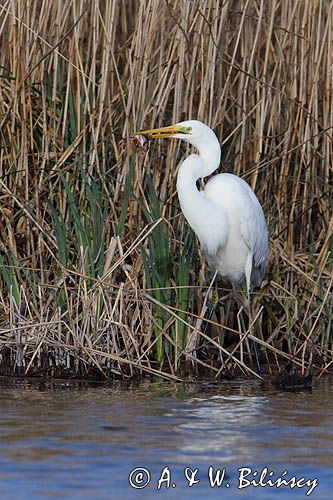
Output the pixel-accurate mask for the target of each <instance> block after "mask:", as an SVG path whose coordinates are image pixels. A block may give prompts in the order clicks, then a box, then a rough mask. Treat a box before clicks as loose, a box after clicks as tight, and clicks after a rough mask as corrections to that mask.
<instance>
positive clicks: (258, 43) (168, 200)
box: [0, 0, 333, 378]
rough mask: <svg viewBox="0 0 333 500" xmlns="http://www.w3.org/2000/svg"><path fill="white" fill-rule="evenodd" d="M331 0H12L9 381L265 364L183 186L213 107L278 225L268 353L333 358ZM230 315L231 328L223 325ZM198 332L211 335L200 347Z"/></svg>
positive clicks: (231, 167)
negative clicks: (142, 138) (187, 135)
mask: <svg viewBox="0 0 333 500" xmlns="http://www.w3.org/2000/svg"><path fill="white" fill-rule="evenodd" d="M332 11H333V2H332V1H326V0H316V1H311V2H304V1H302V0H284V1H283V2H282V1H279V0H272V1H271V2H266V1H264V0H258V1H254V0H223V1H222V0H221V1H219V0H201V1H185V0H181V1H180V2H173V1H171V0H141V1H140V2H138V1H136V0H104V1H103V0H100V1H98V0H92V1H87V0H73V1H71V2H51V1H49V0H40V1H38V0H29V1H26V0H25V1H23V0H4V1H3V2H1V6H0V44H1V50H0V133H1V136H0V231H1V239H0V372H1V373H2V374H17V373H20V374H27V375H39V376H60V375H61V376H64V375H68V376H102V377H108V376H110V375H111V374H117V375H119V376H126V377H127V376H138V375H139V374H143V373H146V372H149V373H152V374H157V373H158V374H161V375H162V376H165V377H169V378H177V377H182V376H184V375H185V373H187V371H188V370H193V369H195V370H196V371H198V372H199V373H200V370H201V369H202V370H206V369H207V368H209V370H210V371H209V374H210V375H211V376H215V375H219V374H221V373H231V372H232V373H240V372H242V373H244V374H253V372H254V371H255V366H253V365H252V363H251V359H250V357H249V354H248V353H249V351H250V350H251V345H250V343H249V338H250V335H249V334H248V333H246V331H247V330H246V329H247V316H246V313H245V311H244V310H243V308H242V307H240V306H239V304H236V305H235V304H234V302H233V301H229V302H227V303H223V305H222V306H221V307H219V308H218V309H217V312H216V315H215V316H213V317H212V319H211V320H209V321H206V320H205V314H206V308H207V301H206V297H208V295H207V293H206V292H207V288H208V287H209V285H210V278H209V275H208V272H207V269H206V268H205V263H204V261H203V259H201V257H200V255H199V253H198V249H197V243H196V241H195V238H194V237H193V234H192V233H191V231H190V230H189V228H188V227H187V225H186V223H185V221H184V219H183V217H182V215H181V212H180V209H179V205H178V200H177V196H176V191H175V180H176V173H177V165H178V164H179V162H180V161H181V159H182V158H183V157H184V156H185V155H187V154H188V149H187V148H186V147H185V146H184V144H178V143H176V142H172V141H162V142H160V143H158V144H157V143H156V144H155V145H154V146H153V148H151V150H150V152H149V154H148V155H146V156H145V157H141V156H139V155H134V154H133V152H132V149H131V144H130V141H129V136H130V134H131V133H132V131H133V130H134V129H138V128H141V127H143V126H149V127H154V126H163V125H168V124H171V123H175V122H177V121H180V120H182V119H186V118H198V119H200V120H202V121H204V122H206V123H207V124H209V125H210V126H211V127H212V128H214V130H215V131H216V133H217V135H218V137H219V138H220V140H221V144H222V157H223V162H222V167H221V169H222V170H224V171H230V172H233V173H236V174H237V175H240V176H241V177H243V178H245V179H246V180H247V181H248V182H249V183H250V184H251V186H252V187H253V189H254V190H255V191H256V193H257V195H258V198H259V199H260V201H261V202H262V204H263V207H264V211H265V214H266V217H267V222H268V226H269V231H270V261H269V269H268V273H267V280H266V281H265V283H264V287H263V288H262V290H260V291H258V292H257V295H256V303H255V311H256V321H255V334H256V336H257V338H258V340H257V342H258V345H259V350H260V358H261V363H262V365H263V366H264V367H265V369H266V370H268V371H269V372H274V371H276V370H278V369H280V368H281V366H284V364H285V363H288V362H290V361H291V362H292V363H295V364H296V365H297V366H300V367H301V370H302V371H303V372H306V371H307V370H308V369H309V366H310V365H311V366H312V367H314V368H315V369H316V370H317V371H318V372H319V373H320V374H321V373H324V372H326V371H329V370H330V369H331V364H332V309H333V306H332V249H333V217H332V133H333V132H332V131H333V129H332V127H333V68H332V54H333V12H332ZM220 325H223V326H224V328H221V326H220ZM193 339H195V340H194V341H193Z"/></svg>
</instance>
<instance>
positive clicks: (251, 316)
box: [247, 288, 260, 372]
mask: <svg viewBox="0 0 333 500" xmlns="http://www.w3.org/2000/svg"><path fill="white" fill-rule="evenodd" d="M247 300H248V305H249V329H250V333H251V335H253V326H252V321H253V310H252V288H248V289H247ZM252 346H253V350H254V354H255V357H256V362H257V367H258V371H259V372H260V363H259V355H258V349H257V342H256V341H255V340H252Z"/></svg>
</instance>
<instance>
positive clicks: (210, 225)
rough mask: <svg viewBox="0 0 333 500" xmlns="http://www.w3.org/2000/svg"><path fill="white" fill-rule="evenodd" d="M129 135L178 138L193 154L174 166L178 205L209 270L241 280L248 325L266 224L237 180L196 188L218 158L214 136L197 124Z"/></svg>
mask: <svg viewBox="0 0 333 500" xmlns="http://www.w3.org/2000/svg"><path fill="white" fill-rule="evenodd" d="M135 135H147V136H148V137H149V138H151V139H156V138H174V139H182V140H184V141H186V142H189V143H190V144H192V145H193V146H194V147H195V148H196V149H197V150H198V152H199V154H191V155H190V156H189V157H188V158H186V159H185V160H184V161H183V163H182V164H181V166H180V168H179V173H178V178H177V191H178V196H179V201H180V206H181V209H182V212H183V214H184V216H185V218H186V220H187V222H188V223H189V225H190V226H191V228H192V229H193V231H194V232H195V233H196V235H197V237H198V239H199V241H200V244H201V249H202V251H203V253H204V255H205V257H206V259H207V262H208V264H209V266H210V267H211V268H212V269H213V270H217V272H218V274H219V275H220V276H221V277H222V278H223V279H224V280H226V281H229V282H231V283H232V284H234V283H241V282H244V281H245V282H246V287H247V292H248V301H249V312H250V323H251V300H250V299H251V289H252V287H254V286H260V285H261V282H262V280H263V278H264V275H265V270H266V263H267V258H268V235H267V226H266V221H265V216H264V213H263V210H262V208H261V205H260V203H259V201H258V199H257V197H256V195H255V194H254V192H253V191H252V189H251V188H250V186H249V185H248V184H247V183H246V182H245V181H244V180H243V179H241V178H240V177H238V176H236V175H233V174H228V173H224V174H218V175H215V176H214V177H212V178H211V179H210V180H209V181H208V182H207V183H206V185H205V188H204V190H203V191H199V190H198V188H197V185H196V183H197V180H198V179H200V178H203V177H207V176H208V175H210V174H212V173H213V172H214V170H216V169H217V168H218V167H219V164H220V159H221V147H220V144H219V141H218V139H217V137H216V135H215V134H214V132H213V131H212V130H211V129H210V128H209V127H208V126H207V125H205V124H204V123H202V122H200V121H198V120H189V121H184V122H181V123H177V124H176V125H171V126H169V127H163V128H156V129H152V130H143V131H140V132H136V134H135Z"/></svg>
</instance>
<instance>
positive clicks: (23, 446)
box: [0, 380, 333, 500]
mask: <svg viewBox="0 0 333 500" xmlns="http://www.w3.org/2000/svg"><path fill="white" fill-rule="evenodd" d="M332 395H333V383H332V381H329V380H323V381H321V383H320V385H319V386H318V387H316V388H315V389H314V390H313V391H312V392H308V391H305V392H298V393H292V392H283V391H281V390H278V389H274V388H273V387H271V386H270V385H268V384H266V385H262V384H260V383H258V382H249V381H239V382H223V383H219V384H213V383H208V382H207V383H191V384H172V383H166V382H155V383H144V384H141V385H124V384H114V385H112V386H110V387H105V386H96V387H87V386H85V385H79V384H78V385H73V384H68V383H60V382H58V383H53V384H48V385H45V384H36V383H29V382H26V381H24V382H23V381H8V380H3V381H2V382H0V432H1V444H0V485H1V493H2V498H14V499H28V498H29V499H31V498H72V499H76V498H77V499H79V498H83V499H84V498H91V499H109V498H112V499H130V500H132V499H143V498H144V499H155V498H160V497H163V498H177V499H179V498H186V499H187V498H188V499H191V498H198V499H199V498H200V499H202V498H205V499H206V498H207V499H220V498H223V499H225V498H226V499H231V498H235V497H236V498H262V499H265V498H281V499H282V498H283V499H284V498H288V499H299V498H314V499H325V500H326V499H328V498H330V497H331V493H332V489H333V467H332V466H333V458H332V453H333V403H332ZM210 466H211V467H213V468H214V469H213V470H212V471H213V476H214V475H215V474H216V472H217V469H220V472H221V474H222V472H223V470H224V471H225V476H224V481H223V482H222V485H221V486H220V487H219V486H217V485H215V486H214V487H212V486H211V484H210V480H209V467H210ZM139 467H140V468H144V469H145V470H147V471H149V477H150V482H149V484H148V485H147V486H146V487H145V488H143V489H136V488H134V487H133V486H130V484H129V475H130V473H131V471H132V470H133V469H135V468H139ZM166 467H168V469H166ZM245 467H247V468H248V469H251V473H250V472H249V471H247V472H249V475H248V476H246V478H247V480H249V481H250V480H255V481H258V480H259V479H258V478H259V476H260V474H262V473H263V470H264V468H265V467H267V468H268V469H267V474H268V473H269V472H271V476H268V475H266V479H265V480H266V481H267V479H271V481H275V480H276V479H277V478H278V477H281V474H283V472H284V471H287V472H286V473H285V475H284V476H283V477H284V478H285V479H288V480H291V479H292V478H293V477H294V478H295V479H294V481H295V482H296V480H299V481H300V483H299V486H300V487H294V488H290V487H288V486H281V487H280V488H276V487H273V486H272V487H269V486H268V485H266V486H265V487H259V486H258V487H255V486H254V485H252V484H251V485H248V487H247V488H245V487H244V488H242V489H238V486H239V485H242V486H244V485H245V484H246V483H245V482H244V481H245V479H243V480H242V482H241V483H240V474H245V472H246V471H245V469H244V468H245ZM195 469H198V470H197V472H196V474H194V471H195ZM239 469H242V471H243V472H242V471H241V472H240V471H239ZM145 470H142V476H140V475H139V476H137V475H136V473H133V474H132V476H131V477H132V483H133V484H136V482H135V481H138V480H140V479H142V481H146V477H145V476H147V474H148V473H147V472H145ZM191 471H192V472H191ZM255 471H257V474H256V475H253V474H254V472H255ZM138 472H139V473H140V471H138ZM186 476H187V477H186ZM191 476H192V478H194V479H195V480H199V482H197V483H196V484H193V485H192V486H191V487H189V485H188V484H189V479H190V478H191ZM243 477H244V478H245V475H244V476H243ZM302 478H304V480H303V481H302ZM315 478H316V479H317V480H318V486H315V485H313V483H311V484H312V489H313V492H312V493H311V495H310V496H306V493H308V492H309V491H310V489H311V485H310V483H309V484H308V485H305V484H304V483H306V482H307V481H310V480H311V481H313V480H314V479H315ZM159 479H161V482H160V486H161V487H160V489H157V485H158V481H159ZM163 479H164V481H163ZM168 479H170V481H169V482H168ZM265 480H263V481H265ZM291 484H292V483H291ZM136 485H138V484H136ZM173 485H174V486H173ZM167 486H169V487H167ZM301 486H302V487H301Z"/></svg>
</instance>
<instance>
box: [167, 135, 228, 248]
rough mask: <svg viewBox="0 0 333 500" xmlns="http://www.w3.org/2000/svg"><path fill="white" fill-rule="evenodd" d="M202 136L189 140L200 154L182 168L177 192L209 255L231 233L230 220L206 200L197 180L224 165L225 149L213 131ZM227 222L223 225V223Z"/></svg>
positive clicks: (191, 224) (188, 219) (186, 215)
mask: <svg viewBox="0 0 333 500" xmlns="http://www.w3.org/2000/svg"><path fill="white" fill-rule="evenodd" d="M207 129H208V127H207ZM208 130H209V132H210V133H209V134H206V135H205V138H204V139H203V138H202V137H191V136H188V137H186V138H185V140H186V141H187V142H190V143H191V144H192V145H193V146H194V147H195V148H196V149H197V150H198V151H199V155H198V154H193V155H190V156H189V157H188V158H186V159H185V160H184V161H183V163H182V164H181V166H180V169H179V172H178V177H177V191H178V197H179V201H180V206H181V209H182V212H183V214H184V216H185V218H186V220H187V221H188V223H189V225H190V226H191V227H192V229H193V230H194V232H195V233H196V234H197V236H198V238H199V240H200V243H201V246H202V249H203V250H204V252H207V253H214V252H216V250H217V248H218V246H220V245H221V243H222V244H223V243H224V241H225V240H226V237H227V234H228V221H227V219H226V217H225V214H224V213H223V211H222V208H221V207H219V206H216V204H215V203H213V202H212V201H210V200H207V199H205V196H204V192H203V191H202V192H200V191H199V190H198V188H197V181H198V179H200V178H203V177H206V176H208V175H210V174H212V173H213V172H214V170H216V169H217V168H218V166H219V164H220V159H221V147H220V144H219V142H218V140H217V137H216V135H215V134H214V132H212V131H211V130H210V129H208ZM223 220H224V221H225V223H224V224H222V225H221V222H222V221H223Z"/></svg>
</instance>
